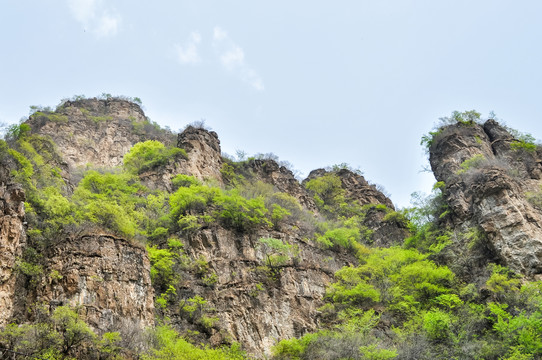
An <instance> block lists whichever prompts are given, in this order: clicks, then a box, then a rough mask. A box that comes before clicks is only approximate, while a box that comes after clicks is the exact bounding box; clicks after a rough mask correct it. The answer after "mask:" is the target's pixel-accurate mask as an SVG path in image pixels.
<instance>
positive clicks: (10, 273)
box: [0, 183, 26, 326]
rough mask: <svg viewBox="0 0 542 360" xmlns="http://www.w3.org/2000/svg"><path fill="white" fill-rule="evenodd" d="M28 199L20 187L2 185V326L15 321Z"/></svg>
mask: <svg viewBox="0 0 542 360" xmlns="http://www.w3.org/2000/svg"><path fill="white" fill-rule="evenodd" d="M24 200H25V194H24V191H23V190H22V188H21V187H20V186H19V185H15V184H9V185H4V183H1V184H0V226H1V227H0V326H4V325H6V323H7V322H8V321H9V319H10V318H11V316H12V314H13V311H14V306H13V305H14V300H15V295H16V293H17V292H18V289H17V288H16V280H17V278H16V271H15V268H16V262H17V259H18V258H19V257H20V256H21V254H22V251H23V248H24V246H25V243H26V234H25V231H24V204H23V202H24Z"/></svg>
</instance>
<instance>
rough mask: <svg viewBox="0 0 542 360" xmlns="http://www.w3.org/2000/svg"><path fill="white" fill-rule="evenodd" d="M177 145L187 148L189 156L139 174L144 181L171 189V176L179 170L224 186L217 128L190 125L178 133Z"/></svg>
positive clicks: (147, 183) (154, 187)
mask: <svg viewBox="0 0 542 360" xmlns="http://www.w3.org/2000/svg"><path fill="white" fill-rule="evenodd" d="M177 147H180V148H182V149H184V150H185V151H186V153H187V155H188V156H187V159H184V158H179V159H177V160H172V161H169V162H168V163H167V164H166V165H164V166H160V167H157V168H154V169H150V170H149V171H146V172H145V173H143V174H141V175H140V178H141V181H142V182H143V183H144V184H145V186H147V187H149V188H150V189H160V190H165V191H168V192H171V191H172V190H173V186H172V183H171V180H172V179H173V178H174V177H175V176H176V175H178V174H185V175H191V176H194V177H195V178H197V179H198V180H201V181H207V180H209V181H212V182H213V183H216V184H217V185H219V186H223V185H224V184H223V181H222V174H221V173H220V169H221V168H222V153H221V150H220V140H218V135H217V134H216V133H215V132H214V131H208V130H205V129H203V128H196V127H193V126H188V127H187V128H186V129H185V130H184V131H183V132H181V133H180V134H178V136H177Z"/></svg>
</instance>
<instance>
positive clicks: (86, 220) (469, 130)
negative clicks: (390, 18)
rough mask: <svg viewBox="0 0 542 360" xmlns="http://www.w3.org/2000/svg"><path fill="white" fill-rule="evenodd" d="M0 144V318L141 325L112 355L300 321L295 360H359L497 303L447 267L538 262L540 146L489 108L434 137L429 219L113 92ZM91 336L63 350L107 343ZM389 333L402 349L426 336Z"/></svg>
mask: <svg viewBox="0 0 542 360" xmlns="http://www.w3.org/2000/svg"><path fill="white" fill-rule="evenodd" d="M0 145H1V147H0V150H1V151H0V162H1V164H2V167H1V168H0V180H1V181H0V183H1V186H0V222H1V223H2V230H1V232H0V249H1V252H0V270H1V273H0V328H5V329H11V328H10V327H9V326H8V324H13V323H17V324H21V325H20V329H22V330H20V331H22V332H24V331H26V330H25V329H30V330H28V331H29V333H31V332H32V331H34V330H35V329H37V328H39V327H40V326H42V327H43V326H53V325H51V324H54V326H53V327H51V328H50V329H53V330H54V329H57V328H58V326H59V325H58V323H56V322H55V321H57V320H55V316H58V315H55V314H56V313H55V311H56V309H59V308H64V307H67V308H69V309H73V310H74V311H76V316H77V317H78V318H79V319H81V320H84V322H85V323H86V324H87V325H88V326H90V329H91V331H93V332H94V333H95V336H96V338H98V337H99V336H102V335H103V336H106V335H107V334H109V335H107V336H111V335H110V334H112V333H116V332H118V333H119V336H120V337H121V338H122V339H136V340H133V341H132V343H130V344H128V343H127V342H126V341H125V342H124V343H122V344H123V345H122V346H120V345H119V346H118V347H117V348H116V350H115V351H116V353H117V354H121V353H122V354H123V355H124V356H125V357H130V356H139V355H141V354H146V355H148V356H151V355H149V354H154V353H153V350H156V351H158V350H157V349H159V348H160V346H166V345H164V341H165V340H164V341H163V339H162V340H160V341H158V340H156V339H158V337H159V336H161V335H160V332H159V331H160V329H163V328H164V326H165V327H167V329H171V330H172V331H174V333H175V334H178V335H175V336H177V337H179V336H182V339H183V340H182V341H185V340H184V339H188V340H190V341H191V342H192V343H196V344H206V345H209V346H211V347H220V346H230V347H231V348H230V349H234V348H235V345H232V344H234V343H236V342H237V343H240V344H241V347H242V348H243V349H244V350H245V351H247V353H248V354H250V355H252V356H255V357H257V358H265V357H269V356H271V348H272V347H273V346H274V345H275V344H277V342H278V341H280V340H284V339H293V340H292V341H293V342H292V344H295V341H297V340H296V339H295V338H302V337H303V336H305V335H307V334H309V335H307V336H309V338H310V337H311V336H314V338H317V337H318V336H320V337H321V341H320V340H319V341H320V342H318V341H314V342H313V343H310V341H309V342H308V343H304V345H303V346H309V345H310V344H312V345H310V346H313V348H312V350H310V346H309V347H308V348H306V349H305V348H303V349H304V350H303V351H306V352H305V353H304V354H305V355H303V356H305V358H311V356H312V358H327V357H326V356H327V355H325V356H324V355H322V354H323V352H322V351H324V352H325V350H326V348H327V347H328V345H326V344H328V343H327V342H329V343H330V344H331V345H329V347H330V349H332V347H333V346H334V345H333V344H335V343H334V341H335V342H336V341H339V340H338V339H342V340H340V341H342V343H341V344H343V345H344V344H349V345H348V346H346V345H344V346H345V348H348V347H350V348H351V349H353V350H352V351H354V353H353V354H354V355H352V354H350V353H349V352H348V351H346V350H345V351H346V352H337V353H335V355H336V356H335V355H334V356H335V357H329V358H341V356H342V358H347V357H351V358H363V356H365V355H363V354H364V353H363V351H368V352H367V354H372V353H371V351H377V350H375V349H380V348H384V346H385V345H386V346H387V344H388V343H387V341H398V340H397V339H396V335H393V332H392V331H391V328H392V327H397V328H402V329H405V328H404V327H403V326H404V324H405V323H407V322H408V321H410V320H408V319H414V318H413V316H422V317H425V316H427V314H428V313H430V314H433V313H432V312H435V311H437V310H435V306H439V307H440V308H439V309H447V308H446V306H448V307H449V310H450V311H451V310H452V309H454V307H459V305H457V304H466V303H468V302H469V301H477V302H479V303H481V302H483V301H485V300H486V299H491V296H493V295H491V294H489V295H488V293H489V292H491V291H494V290H492V289H494V288H495V287H493V288H492V287H491V286H490V285H487V283H486V284H485V285H483V286H482V287H483V291H485V293H483V294H482V292H480V294H478V293H475V291H474V293H473V292H472V291H471V292H470V293H468V295H464V293H463V292H460V291H459V290H458V289H456V285H454V284H455V282H454V281H455V280H454V276H456V275H455V274H453V273H452V270H450V269H453V270H454V271H456V274H457V276H458V277H459V278H460V279H461V281H470V280H471V278H474V277H475V276H474V275H473V274H476V276H477V278H476V281H478V282H479V283H481V282H483V281H486V280H487V277H488V276H489V275H487V273H488V272H489V271H490V269H495V267H493V268H492V267H491V266H496V265H495V264H499V265H506V266H508V268H509V269H511V270H512V272H513V273H516V274H523V275H525V279H533V278H538V277H540V274H542V263H541V261H542V233H541V232H542V230H541V228H542V226H541V225H540V224H542V201H541V200H540V199H542V193H541V191H542V190H541V188H540V186H541V185H542V182H541V181H542V180H541V179H542V162H541V160H540V157H541V155H542V151H541V150H540V148H539V147H537V146H536V145H534V144H532V143H530V142H529V141H526V139H525V138H524V137H521V136H520V135H518V134H515V133H513V132H511V131H510V130H508V129H507V128H505V127H503V126H501V125H499V124H498V123H497V122H495V121H493V120H488V121H486V122H485V123H483V124H480V123H476V122H474V121H459V122H457V123H456V124H453V125H447V126H443V127H441V128H439V129H438V131H436V132H435V133H433V135H432V137H431V138H430V142H429V145H430V146H429V149H428V150H429V156H430V163H431V167H432V169H433V171H434V173H435V177H436V178H437V180H438V181H439V182H440V183H439V188H440V189H441V190H442V193H441V195H440V198H439V199H440V200H439V201H441V202H442V203H439V207H438V209H436V210H435V209H431V211H429V210H427V209H422V210H423V211H425V212H426V214H427V213H428V212H431V215H432V216H433V217H434V221H433V222H432V223H430V224H428V223H425V224H422V225H419V224H416V223H415V221H416V220H415V219H414V218H412V217H410V218H409V217H407V215H408V212H405V211H396V209H395V207H394V205H393V203H392V202H391V200H390V199H389V198H388V197H387V196H386V195H385V194H384V193H382V192H381V191H380V190H379V189H378V188H377V186H375V185H372V184H370V183H369V182H368V181H367V180H366V179H365V178H364V177H363V176H362V175H361V173H360V172H359V171H353V170H352V169H349V168H348V167H344V166H343V167H341V166H337V167H334V168H332V169H317V170H314V171H312V172H311V173H310V174H309V176H308V177H307V179H305V180H303V181H301V182H300V181H298V180H297V179H296V178H295V177H294V174H293V173H292V171H291V170H289V169H288V168H286V167H284V166H280V165H279V164H278V163H277V162H276V161H274V160H272V159H255V158H250V159H248V160H246V161H239V162H235V161H232V160H229V159H227V158H223V157H222V154H221V148H220V140H219V137H218V134H216V133H215V132H213V131H211V130H208V129H205V128H203V127H198V126H192V125H189V126H187V127H186V128H185V129H184V130H183V131H182V132H181V133H179V134H173V133H172V132H170V131H168V130H163V129H160V128H159V127H158V126H157V125H156V124H154V123H152V122H151V121H150V120H149V119H148V118H147V117H146V116H145V114H144V112H143V111H142V109H141V108H140V106H139V105H137V104H135V103H133V102H130V101H127V100H125V99H117V98H107V99H78V100H73V101H67V102H64V103H62V104H61V105H60V106H59V107H58V108H57V110H56V111H46V110H43V111H38V112H36V113H34V114H33V115H32V116H30V118H29V119H28V121H27V122H26V123H24V124H21V125H20V126H18V127H15V128H14V130H13V131H11V132H10V133H9V134H8V135H7V136H6V141H3V142H2V143H1V144H0ZM437 212H439V213H437ZM423 229H425V230H423ZM427 229H429V230H427ZM424 231H425V232H424ZM473 234H476V236H474V235H473ZM405 239H406V241H405ZM442 239H444V240H446V241H443V240H442ZM473 239H474V240H473ZM458 264H460V266H459V265H458ZM446 265H448V266H449V268H447V267H445V266H446ZM461 266H462V267H463V269H462V270H461V271H463V272H461V271H460V270H457V269H458V268H459V267H461ZM499 271H501V270H499ZM469 272H470V274H469ZM469 276H470V277H469ZM484 276H485V278H484ZM510 276H512V275H510ZM480 279H486V280H480ZM510 281H512V280H510ZM525 281H526V280H525ZM514 284H515V283H514ZM461 291H463V290H461ZM518 291H519V290H518ZM456 293H457V294H459V295H456ZM465 294H466V293H465ZM482 295H483V296H482ZM454 296H455V297H454ZM473 299H475V300H473ZM448 303H449V304H452V303H453V304H452V305H449V304H448ZM435 304H437V305H435ZM443 304H444V305H443ZM446 304H448V305H446ZM454 304H455V305H454ZM413 309H414V310H413ZM438 311H441V310H438ZM442 311H444V310H442ZM465 311H466V310H465ZM488 311H489V310H488ZM44 313H45V314H47V315H44ZM412 314H418V315H412ZM420 314H421V315H420ZM431 316H432V315H431ZM446 316H452V315H446ZM453 316H459V315H456V314H454V315H453ZM44 317H45V318H47V319H49V320H46V321H45V322H44V320H43V319H44ZM51 319H52V320H51ZM414 320H415V321H414ZM414 320H413V322H412V324H414V323H416V324H424V325H423V328H418V329H417V330H415V331H418V332H419V331H425V332H427V331H428V330H427V329H426V327H425V326H426V321H429V320H426V319H425V318H416V319H414ZM416 321H417V322H416ZM22 324H26V325H28V326H33V325H29V324H36V325H35V326H36V328H32V327H29V328H25V327H24V326H26V325H22ZM44 324H45V325H44ZM127 324H128V325H127ZM363 324H365V325H363ZM377 324H378V325H377ZM157 325H158V326H157ZM81 326H82V325H81ZM412 326H415V325H412ZM420 326H422V325H420ZM427 326H429V325H427ZM480 326H481V325H480ZM153 327H156V329H158V330H154V331H155V332H152V331H153V330H145V329H152V328H153ZM323 329H325V330H326V331H324V332H319V331H320V330H323ZM353 329H354V330H353ZM367 329H371V330H370V331H369V330H367ZM2 331H3V330H0V334H5V333H4V332H2ZM6 331H7V330H6ZM51 331H52V330H51ZM55 331H56V330H55ZM146 331H151V332H152V334H154V335H152V336H154V337H155V338H153V339H154V340H152V339H151V340H149V337H148V336H147V335H145V334H147V333H146ZM405 331H406V330H405ZM447 331H448V330H447ZM450 331H451V330H450ZM469 331H470V330H469ZM488 331H489V330H488ZM316 333H317V334H319V335H314V334H316ZM25 334H26V333H25ZM311 334H312V335H311ZM360 334H362V335H360ZM343 335H344V336H346V338H342V337H341V336H343ZM411 335H412V334H411ZM411 335H409V336H411ZM2 336H4V335H2ZM2 336H0V351H2V350H3V348H2V346H4V347H6V346H8V345H9V342H7V340H5V339H7V338H3V337H2ZM21 336H22V335H21ZM25 336H27V335H24V336H22V337H21V339H22V338H24V339H26V337H25ZM146 336H147V338H146ZM360 336H362V338H360ZM371 336H373V337H374V339H377V340H374V341H373V340H371V341H373V342H370V341H369V340H367V339H369V338H370V337H371ZM412 336H414V335H412ZM416 336H417V335H416ZM427 336H428V337H427V338H426V339H425V340H424V341H429V340H431V341H433V340H435V339H437V340H438V339H439V338H438V337H437V338H431V336H433V335H427ZM438 336H441V335H440V333H439V335H438ZM326 337H327V338H326ZM473 338H476V337H473ZM371 339H372V338H371ZM386 339H387V340H386ZM390 339H391V340H390ZM427 339H429V340H427ZM21 341H22V340H21ZM25 341H27V340H25ZM100 341H101V342H100ZM100 341H97V340H94V342H87V343H85V344H84V345H81V346H80V349H79V350H77V351H75V350H66V351H65V355H66V356H68V355H69V356H72V357H73V356H82V358H87V357H89V356H90V355H88V354H89V351H90V350H89V349H94V348H99V349H101V350H99V351H102V350H103V351H106V350H107V349H109V348H108V347H107V346H106V345H104V344H105V343H106V341H105V340H103V339H102V340H100ZM123 341H124V340H123ZM168 341H172V340H171V339H170V340H168ZM177 341H180V340H177ZM326 341H327V342H326ZM401 341H405V342H404V343H402V345H401V346H403V348H402V349H403V350H401V351H403V352H402V353H401V354H402V355H401V356H403V357H402V358H405V359H406V358H409V357H408V356H407V355H405V354H406V353H407V350H408V351H410V350H409V349H411V347H416V346H421V345H419V344H421V343H422V342H420V343H417V342H415V341H413V342H412V343H410V344H409V345H405V344H406V343H407V342H408V341H410V340H408V341H407V340H404V339H403V340H401ZM120 343H121V342H120V340H119V342H118V344H120ZM309 343H310V344H309ZM6 344H8V345H6ZM36 344H37V342H36ZM82 344H83V343H82ZM97 344H98V345H97ZM307 344H309V345H307ZM351 344H354V345H351ZM413 344H414V345H413ZM431 344H432V345H431V346H434V347H435V349H436V348H437V347H438V346H439V345H438V341H436V342H434V343H431ZM335 345H336V344H335ZM343 345H341V346H343ZM388 345H389V344H388ZM36 346H38V345H36ZM40 346H41V345H40ZM44 346H45V345H44ZM51 346H53V345H51ZM55 346H56V345H55ZM100 346H101V347H100ZM191 346H193V345H191ZM284 346H286V348H287V346H288V345H284ZM409 346H410V347H409ZM450 346H451V345H450ZM399 348H400V347H399ZM13 349H15V347H13ZM16 349H19V348H16ZM104 349H105V350H104ZM121 349H122V351H124V352H121ZM307 349H309V350H307ZM360 349H365V350H363V351H362V350H360ZM400 349H401V348H400ZM405 349H407V350H405ZM8 350H9V349H8ZM343 350H344V349H342V350H341V351H343ZM58 351H61V350H58ZM70 351H71V352H70ZM107 351H109V350H107ZM288 351H289V350H288ZM296 351H297V350H296ZM299 351H301V350H299ZM310 351H314V352H313V353H312V354H313V355H307V354H311V353H310ZM329 351H332V350H329ZM333 351H334V350H333ZM435 353H438V351H437V352H435ZM82 354H85V355H82ZM314 354H317V355H314ZM339 354H342V355H339ZM349 354H350V355H349ZM375 354H376V353H375ZM373 355H374V354H373ZM40 356H41V355H40ZM100 356H101V355H100ZM104 356H105V355H104ZM367 356H369V355H367ZM371 356H372V355H371ZM375 356H376V355H375ZM424 356H425V355H424ZM400 358H401V357H400ZM414 358H416V357H414ZM419 358H429V357H427V356H426V357H423V356H421V357H419ZM465 358H468V356H467V357H465ZM495 358H498V357H495Z"/></svg>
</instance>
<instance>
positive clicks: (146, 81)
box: [0, 0, 542, 206]
mask: <svg viewBox="0 0 542 360" xmlns="http://www.w3.org/2000/svg"><path fill="white" fill-rule="evenodd" d="M0 5H1V6H0V46H1V53H0V54H1V55H0V121H4V122H16V121H18V120H19V119H20V118H21V117H22V116H25V115H28V109H29V106H30V105H44V106H45V105H51V106H54V105H56V104H57V103H58V102H59V101H60V99H61V98H64V97H71V96H73V95H76V94H84V95H86V96H96V95H99V94H101V93H103V92H106V93H111V94H113V95H126V96H137V97H140V98H141V99H142V100H143V104H144V105H145V110H146V113H147V115H149V116H150V117H151V119H152V120H154V121H156V122H158V123H160V124H161V125H164V126H165V125H168V126H170V127H171V128H172V129H174V130H176V129H179V128H183V127H184V126H185V125H186V124H187V123H190V122H193V121H196V120H200V119H202V118H203V119H206V124H207V125H208V126H210V127H211V128H213V129H214V130H215V131H217V133H218V134H219V137H220V139H221V142H222V148H223V150H224V151H225V152H227V153H231V154H233V153H235V150H236V149H242V150H245V151H246V152H247V153H249V154H254V153H258V152H262V153H266V152H273V153H275V154H277V155H278V156H279V157H280V158H281V159H283V160H287V161H290V162H291V163H293V165H294V166H295V168H297V169H298V170H300V171H301V172H302V173H304V174H305V175H307V174H308V172H309V171H310V170H312V169H315V168H318V167H323V166H328V165H332V164H337V163H349V164H350V165H351V166H353V167H359V168H360V169H361V170H362V171H363V172H364V174H365V177H366V178H367V180H369V181H371V182H376V183H379V184H381V185H383V186H384V187H385V188H386V189H387V190H388V192H389V193H391V197H392V200H393V201H394V202H395V203H396V204H398V205H400V206H406V205H408V203H409V199H410V194H411V193H412V192H413V191H419V190H422V191H426V192H428V191H429V190H430V187H431V185H432V183H433V181H434V179H433V178H432V175H430V174H427V173H420V171H421V169H422V168H423V166H425V165H426V164H427V162H426V158H425V154H424V152H423V149H422V148H421V147H420V146H419V141H420V138H421V136H422V135H423V134H424V133H426V132H428V131H429V130H431V128H432V126H433V124H434V123H435V122H436V121H437V119H438V118H439V117H441V116H446V115H449V114H450V113H451V112H452V111H453V110H460V111H463V110H471V109H477V110H478V111H480V112H482V113H483V114H488V113H489V111H490V110H494V111H495V112H496V113H497V115H498V117H499V118H502V119H504V120H505V122H506V123H507V124H508V125H509V126H511V127H514V128H517V129H519V130H521V131H524V132H530V133H532V134H533V135H534V136H535V137H536V138H541V137H542V122H541V119H542V107H541V106H540V103H541V90H540V86H541V83H542V50H541V48H542V40H541V39H542V21H541V20H540V19H542V1H521V0H517V1H513V2H512V1H498V0H492V1H476V0H470V1H457V0H455V1H438V0H431V1H408V0H395V1H385V0H378V1H377V0H375V1H362V0H358V1H334V2H331V1H314V0H312V1H282V0H275V1H266V2H264V1H254V0H251V1H249V0H246V1H204V0H199V1H165V0H164V1H155V2H152V1H135V0H107V1H106V0H0Z"/></svg>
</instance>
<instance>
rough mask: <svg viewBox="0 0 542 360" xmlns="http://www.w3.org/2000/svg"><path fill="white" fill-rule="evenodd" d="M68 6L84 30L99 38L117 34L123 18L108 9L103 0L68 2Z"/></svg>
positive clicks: (73, 0)
mask: <svg viewBox="0 0 542 360" xmlns="http://www.w3.org/2000/svg"><path fill="white" fill-rule="evenodd" d="M67 1H68V6H69V8H70V10H71V12H72V14H73V16H74V18H75V20H77V21H78V22H79V23H80V24H81V26H82V27H83V29H85V31H86V30H88V31H89V32H92V33H94V34H95V35H96V36H97V37H98V38H102V37H110V36H114V35H116V34H117V32H118V30H119V27H120V24H121V22H122V18H121V16H120V15H118V14H116V13H114V12H113V10H112V9H110V8H108V7H107V6H106V5H105V4H104V1H103V0H67Z"/></svg>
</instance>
